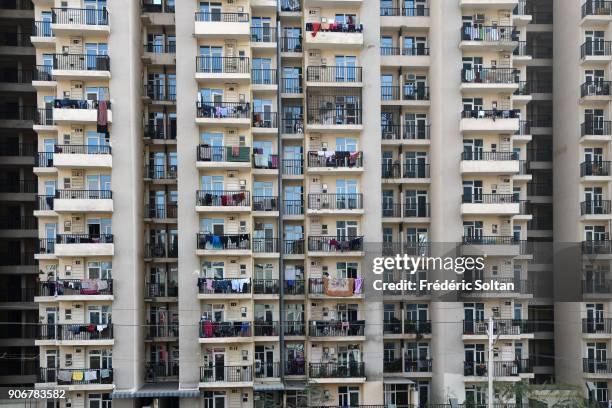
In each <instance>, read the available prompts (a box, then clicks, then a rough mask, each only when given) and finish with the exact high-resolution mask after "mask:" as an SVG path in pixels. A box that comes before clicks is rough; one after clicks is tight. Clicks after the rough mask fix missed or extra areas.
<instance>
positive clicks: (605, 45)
mask: <svg viewBox="0 0 612 408" xmlns="http://www.w3.org/2000/svg"><path fill="white" fill-rule="evenodd" d="M610 55H612V41H604V40H599V39H597V40H591V41H586V42H584V43H583V44H582V45H581V46H580V57H581V58H582V59H584V58H586V57H609V56H610Z"/></svg>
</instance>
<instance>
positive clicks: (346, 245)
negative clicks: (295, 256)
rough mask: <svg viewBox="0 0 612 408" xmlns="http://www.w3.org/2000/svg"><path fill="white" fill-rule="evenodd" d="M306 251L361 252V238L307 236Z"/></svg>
mask: <svg viewBox="0 0 612 408" xmlns="http://www.w3.org/2000/svg"><path fill="white" fill-rule="evenodd" d="M308 250H309V251H318V252H347V251H363V236H354V237H340V236H338V237H336V236H333V235H331V236H312V235H311V236H309V237H308Z"/></svg>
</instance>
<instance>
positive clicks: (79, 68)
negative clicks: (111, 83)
mask: <svg viewBox="0 0 612 408" xmlns="http://www.w3.org/2000/svg"><path fill="white" fill-rule="evenodd" d="M52 72H53V76H55V77H56V78H58V79H60V78H61V79H110V57H109V56H108V55H88V54H53V71H52Z"/></svg>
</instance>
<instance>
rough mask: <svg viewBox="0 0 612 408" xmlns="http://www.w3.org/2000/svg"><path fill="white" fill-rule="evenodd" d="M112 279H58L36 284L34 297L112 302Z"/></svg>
mask: <svg viewBox="0 0 612 408" xmlns="http://www.w3.org/2000/svg"><path fill="white" fill-rule="evenodd" d="M112 295H113V280H112V279H58V280H54V281H46V282H38V286H37V291H36V296H38V297H51V296H62V300H81V299H82V300H85V299H87V300H104V299H106V300H112V298H113V296H112Z"/></svg>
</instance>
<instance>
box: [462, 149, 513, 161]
mask: <svg viewBox="0 0 612 408" xmlns="http://www.w3.org/2000/svg"><path fill="white" fill-rule="evenodd" d="M518 159H519V156H518V153H517V152H483V151H481V150H472V151H464V152H462V153H461V160H494V161H501V160H504V161H505V160H518Z"/></svg>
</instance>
